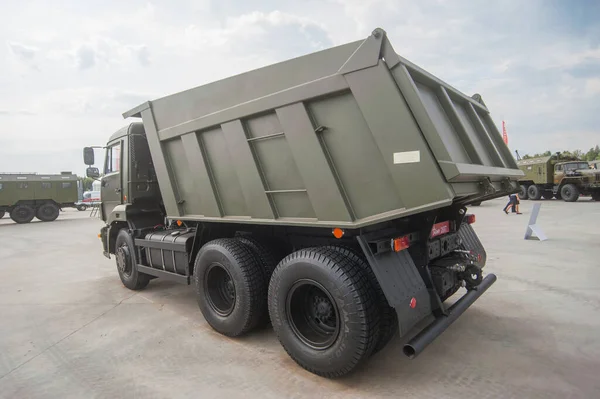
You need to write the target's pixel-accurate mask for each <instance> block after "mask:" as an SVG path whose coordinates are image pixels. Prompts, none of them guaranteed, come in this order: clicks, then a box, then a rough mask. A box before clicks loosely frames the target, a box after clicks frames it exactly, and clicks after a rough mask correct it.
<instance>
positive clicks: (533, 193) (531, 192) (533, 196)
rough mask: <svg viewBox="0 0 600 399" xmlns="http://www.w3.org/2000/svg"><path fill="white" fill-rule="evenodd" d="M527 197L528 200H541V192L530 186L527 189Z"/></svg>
mask: <svg viewBox="0 0 600 399" xmlns="http://www.w3.org/2000/svg"><path fill="white" fill-rule="evenodd" d="M527 197H528V198H529V199H530V200H534V201H537V200H539V199H540V198H542V190H540V188H539V187H538V186H536V185H535V184H532V185H531V186H529V187H527Z"/></svg>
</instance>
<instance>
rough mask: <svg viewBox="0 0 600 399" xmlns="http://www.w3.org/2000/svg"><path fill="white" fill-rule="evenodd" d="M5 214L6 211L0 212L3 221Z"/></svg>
mask: <svg viewBox="0 0 600 399" xmlns="http://www.w3.org/2000/svg"><path fill="white" fill-rule="evenodd" d="M4 214H5V212H4V211H0V219H2V218H3V217H4Z"/></svg>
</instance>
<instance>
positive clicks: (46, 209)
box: [35, 203, 60, 222]
mask: <svg viewBox="0 0 600 399" xmlns="http://www.w3.org/2000/svg"><path fill="white" fill-rule="evenodd" d="M59 212H60V209H59V208H58V206H56V204H53V203H46V204H43V205H41V206H40V207H39V208H38V209H37V210H36V212H35V216H36V217H37V218H38V219H40V220H41V221H42V222H52V221H54V220H56V218H58V214H59Z"/></svg>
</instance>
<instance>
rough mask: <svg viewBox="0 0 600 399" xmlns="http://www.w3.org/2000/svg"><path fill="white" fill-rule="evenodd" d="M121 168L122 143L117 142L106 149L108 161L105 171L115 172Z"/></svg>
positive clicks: (107, 172) (106, 172)
mask: <svg viewBox="0 0 600 399" xmlns="http://www.w3.org/2000/svg"><path fill="white" fill-rule="evenodd" d="M120 170H121V143H120V142H119V143H117V144H115V145H113V146H111V147H109V148H108V149H107V150H106V163H105V165H104V173H105V174H109V173H114V172H118V171H120Z"/></svg>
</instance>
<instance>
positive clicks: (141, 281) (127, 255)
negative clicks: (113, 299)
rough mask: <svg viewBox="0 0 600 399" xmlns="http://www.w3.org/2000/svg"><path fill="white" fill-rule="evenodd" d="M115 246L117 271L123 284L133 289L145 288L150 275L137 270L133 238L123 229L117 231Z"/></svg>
mask: <svg viewBox="0 0 600 399" xmlns="http://www.w3.org/2000/svg"><path fill="white" fill-rule="evenodd" d="M115 248H116V250H115V258H116V262H117V271H118V272H119V277H120V278H121V282H122V283H123V285H124V286H125V287H127V288H129V289H130V290H134V291H137V290H141V289H144V288H146V286H147V285H148V283H149V282H150V276H148V275H147V274H144V273H140V272H139V271H138V268H137V257H136V255H135V245H134V243H133V238H132V237H131V235H130V234H129V233H128V232H127V231H126V230H125V229H122V230H121V231H119V234H118V235H117V242H116V244H115Z"/></svg>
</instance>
